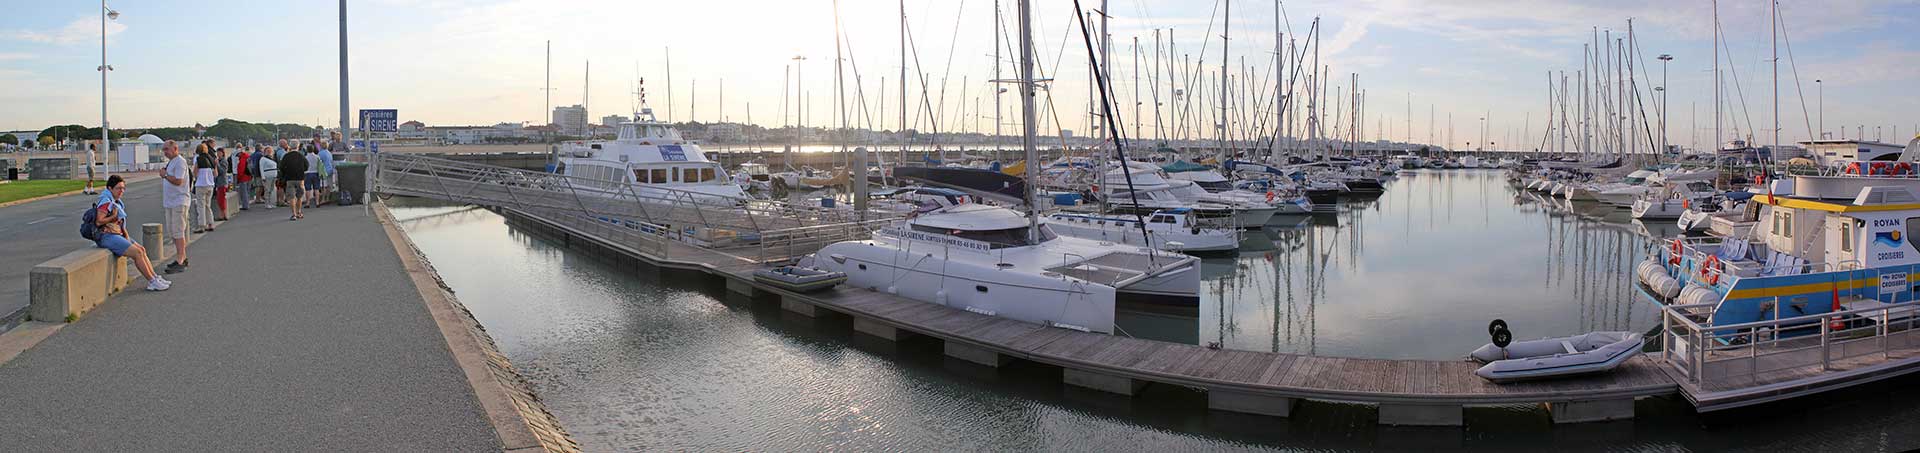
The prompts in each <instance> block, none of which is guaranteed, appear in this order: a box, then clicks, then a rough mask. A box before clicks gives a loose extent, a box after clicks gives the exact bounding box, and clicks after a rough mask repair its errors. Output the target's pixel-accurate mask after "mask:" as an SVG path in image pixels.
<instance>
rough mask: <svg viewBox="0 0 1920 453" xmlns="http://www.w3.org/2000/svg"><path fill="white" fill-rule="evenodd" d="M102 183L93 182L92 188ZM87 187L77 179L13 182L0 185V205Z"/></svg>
mask: <svg viewBox="0 0 1920 453" xmlns="http://www.w3.org/2000/svg"><path fill="white" fill-rule="evenodd" d="M102 184H103V183H102V182H100V181H97V180H96V181H95V182H94V185H93V186H94V187H100V186H101V185H102ZM86 187H87V182H86V181H83V180H79V179H40V180H32V181H14V182H10V183H6V184H0V203H6V202H9V201H14V200H25V199H28V198H33V197H38V196H42V195H52V194H56V193H64V192H72V191H75V190H80V189H83V188H86Z"/></svg>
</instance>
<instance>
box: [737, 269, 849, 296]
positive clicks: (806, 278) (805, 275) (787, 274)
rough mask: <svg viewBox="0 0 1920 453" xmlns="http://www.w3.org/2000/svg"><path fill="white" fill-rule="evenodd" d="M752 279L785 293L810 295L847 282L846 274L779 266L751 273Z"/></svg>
mask: <svg viewBox="0 0 1920 453" xmlns="http://www.w3.org/2000/svg"><path fill="white" fill-rule="evenodd" d="M753 279H754V281H758V282H760V283H765V284H767V285H771V286H774V287H777V288H780V289H784V290H787V291H793V292H798V293H810V292H814V291H820V290H824V289H828V288H832V287H833V286H834V285H838V284H840V283H842V282H845V281H847V274H846V273H845V272H830V271H823V270H819V269H814V268H810V267H799V266H780V267H775V268H769V269H760V270H757V271H753Z"/></svg>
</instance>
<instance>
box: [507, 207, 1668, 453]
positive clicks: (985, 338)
mask: <svg viewBox="0 0 1920 453" xmlns="http://www.w3.org/2000/svg"><path fill="white" fill-rule="evenodd" d="M500 211H501V212H503V213H504V214H506V215H508V216H509V217H510V218H515V219H517V220H521V221H523V223H531V224H532V225H533V226H535V227H538V228H542V229H545V230H547V232H548V233H551V234H555V235H557V236H559V237H560V238H561V239H562V240H564V241H567V242H568V243H569V244H572V245H575V246H579V245H582V244H580V243H581V242H585V243H587V245H591V246H592V247H594V248H598V249H599V250H597V252H600V253H603V254H617V255H624V256H626V257H629V258H631V259H639V260H643V261H645V262H647V263H649V264H652V265H655V266H659V267H666V268H679V269H690V270H699V271H704V272H707V273H711V274H714V275H717V276H719V277H722V278H724V279H726V280H727V282H726V283H727V287H728V289H729V290H732V291H734V292H738V293H742V294H747V295H757V294H772V295H776V296H778V297H779V298H780V300H781V304H782V306H783V307H785V308H787V309H788V310H792V311H796V312H799V313H802V314H807V315H815V314H819V313H820V312H819V310H829V311H832V312H838V313H844V314H846V315H851V316H853V318H854V328H855V329H857V330H860V331H861V332H864V333H868V334H873V335H875V336H879V337H882V338H887V339H897V338H900V337H902V336H904V335H905V334H920V335H926V336H930V337H934V338H938V339H940V340H941V341H943V342H944V344H945V346H944V347H945V349H946V352H947V354H948V355H952V356H954V357H957V358H962V359H965V360H969V361H973V362H976V363H980V364H983V365H988V366H997V365H1000V364H1002V363H1004V361H1005V360H1007V359H1009V358H1019V359H1024V360H1030V361H1033V362H1038V363H1044V364H1048V365H1053V366H1058V367H1061V368H1062V369H1063V370H1064V371H1063V379H1064V380H1065V381H1067V383H1069V384H1073V385H1079V386H1083V387H1088V388H1093V389H1097V390H1104V391H1109V392H1114V393H1121V394H1133V393H1134V392H1136V391H1138V390H1139V388H1140V386H1142V385H1145V384H1147V383H1161V384H1170V385H1179V386H1186V387H1193V388H1199V389H1204V390H1206V391H1207V392H1208V395H1209V402H1210V405H1211V406H1212V407H1215V408H1218V409H1224V410H1233V411H1239V412H1249V413H1257V414H1266V415H1278V416H1286V415H1289V414H1290V412H1291V407H1292V403H1293V401H1294V400H1299V399H1307V400H1319V401H1337V402H1350V403H1364V404H1375V405H1378V406H1379V407H1380V422H1381V423H1384V424H1401V425H1460V424H1462V423H1463V417H1462V413H1463V408H1464V407H1467V406H1492V405H1513V404H1543V405H1546V406H1547V407H1549V410H1550V411H1551V412H1552V413H1553V418H1554V419H1555V420H1556V421H1558V422H1583V421H1598V420H1610V419H1620V418H1629V417H1632V415H1633V401H1634V399H1636V398H1641V397H1650V396H1659V395H1670V394H1674V393H1677V392H1678V391H1679V387H1678V386H1677V384H1676V383H1675V381H1674V380H1673V379H1672V378H1671V377H1669V376H1667V375H1666V374H1665V373H1663V372H1661V370H1660V369H1659V367H1660V365H1659V364H1658V362H1657V361H1655V360H1652V359H1649V358H1646V357H1639V358H1635V359H1634V360H1632V361H1630V362H1628V363H1627V364H1625V365H1623V366H1622V368H1621V369H1618V370H1616V371H1615V372H1613V373H1609V374H1603V375H1598V376H1591V377H1584V378H1574V379H1558V380H1548V381H1537V382H1527V383H1518V384H1506V385H1496V384H1492V383H1489V382H1487V381H1486V380H1483V379H1481V378H1479V377H1478V376H1475V375H1474V374H1473V371H1474V370H1475V369H1476V368H1478V365H1476V364H1473V363H1469V362H1465V361H1434V360H1383V359H1354V358H1340V357H1322V356H1312V355H1298V354H1281V353H1269V352H1252V351H1235V350H1217V349H1209V348H1206V347H1202V346H1196V345H1189V344H1178V343H1169V342H1161V341H1151V340H1141V339H1134V338H1128V337H1122V336H1114V335H1105V334H1096V333H1085V332H1079V331H1073V330H1066V329H1059V328H1050V327H1043V326H1040V325H1036V324H1031V323H1026V322H1020V321H1015V320H1010V319H1006V318H1000V317H994V316H987V315H981V314H977V313H973V312H969V311H966V310H960V309H955V308H951V307H947V306H943V305H937V304H930V303H926V302H920V301H915V300H910V299H906V298H902V297H898V296H893V295H889V294H886V293H883V292H878V291H872V290H869V289H861V288H852V287H846V286H841V287H837V288H834V289H831V290H827V291H822V292H816V293H807V294H801V293H793V292H787V291H783V290H779V289H776V288H772V287H768V286H764V285H760V284H758V283H756V282H755V281H754V279H753V276H752V272H753V271H754V270H755V269H758V268H760V267H761V264H758V263H756V262H753V261H751V260H750V259H746V258H742V257H736V256H732V255H727V254H723V253H718V252H714V251H710V250H706V249H702V248H699V247H694V246H691V245H687V244H683V243H679V242H675V241H664V247H662V246H660V245H659V244H654V245H650V246H643V247H631V246H628V245H624V244H621V243H620V242H618V241H608V240H606V239H603V238H601V237H599V236H596V235H595V234H594V233H593V232H592V231H593V230H597V229H600V228H596V226H595V225H587V224H586V223H593V222H590V221H578V220H571V219H559V220H556V219H549V218H545V217H541V216H538V215H534V214H531V213H528V212H525V211H519V210H514V209H505V208H502V209H500Z"/></svg>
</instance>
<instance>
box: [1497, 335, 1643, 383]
mask: <svg viewBox="0 0 1920 453" xmlns="http://www.w3.org/2000/svg"><path fill="white" fill-rule="evenodd" d="M1642 343H1645V340H1644V339H1642V338H1641V335H1640V334H1639V333H1637V332H1593V333H1588V334H1584V335H1574V336H1570V337H1557V338H1542V339H1538V340H1529V341H1516V342H1514V343H1513V344H1509V345H1507V347H1505V348H1501V347H1498V346H1494V345H1493V344H1492V343H1488V344H1487V345H1486V346H1481V347H1480V349H1475V350H1474V351H1473V354H1472V357H1473V359H1474V360H1477V361H1480V362H1481V363H1485V364H1487V365H1486V366H1483V367H1480V369H1479V370H1476V371H1474V372H1473V374H1475V375H1478V376H1480V377H1482V378H1485V379H1487V380H1489V381H1493V382H1495V383H1506V382H1513V381H1523V380H1529V379H1546V378H1555V377H1563V376H1573V375H1580V374H1588V373H1603V372H1607V371H1612V370H1613V369H1614V368H1616V367H1619V366H1620V364H1622V363H1626V361H1627V359H1631V358H1633V356H1635V355H1638V354H1640V347H1641V345H1642Z"/></svg>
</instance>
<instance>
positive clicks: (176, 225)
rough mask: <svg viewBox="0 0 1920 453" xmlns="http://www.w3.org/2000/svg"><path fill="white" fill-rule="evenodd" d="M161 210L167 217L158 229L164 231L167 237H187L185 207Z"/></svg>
mask: <svg viewBox="0 0 1920 453" xmlns="http://www.w3.org/2000/svg"><path fill="white" fill-rule="evenodd" d="M161 210H162V211H166V212H167V216H166V217H167V218H166V223H162V224H160V230H161V231H163V232H166V234H167V237H170V238H174V239H180V238H184V237H187V207H186V206H179V207H172V208H162V209H161Z"/></svg>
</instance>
